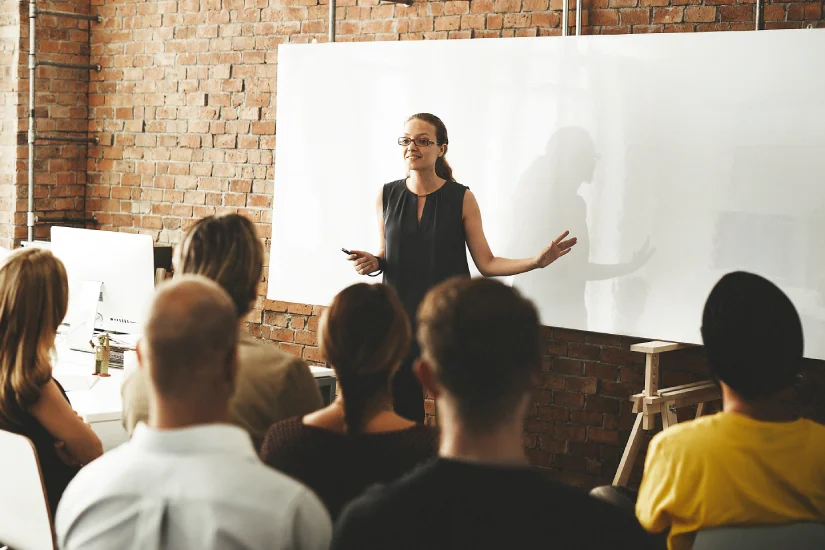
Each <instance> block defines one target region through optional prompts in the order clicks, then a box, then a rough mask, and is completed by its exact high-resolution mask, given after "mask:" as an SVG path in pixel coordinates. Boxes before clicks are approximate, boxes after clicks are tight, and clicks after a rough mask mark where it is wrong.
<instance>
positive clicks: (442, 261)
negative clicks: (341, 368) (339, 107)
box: [348, 113, 576, 422]
mask: <svg viewBox="0 0 825 550" xmlns="http://www.w3.org/2000/svg"><path fill="white" fill-rule="evenodd" d="M398 144H399V145H400V146H401V147H402V148H403V149H402V152H403V155H404V160H405V161H406V163H407V170H408V176H407V178H405V179H402V180H398V181H394V182H391V183H388V184H386V185H384V187H383V189H382V190H381V193H380V195H379V197H378V201H377V204H376V210H377V214H378V219H379V232H380V237H381V239H380V242H381V244H380V247H379V250H378V252H377V253H376V254H374V255H373V254H370V253H369V252H364V251H361V250H353V251H352V253H351V254H350V256H349V257H348V259H349V260H350V261H352V262H353V263H354V266H355V270H356V271H357V272H358V273H359V274H361V275H375V274H376V272H378V271H381V270H383V272H384V282H385V283H387V284H389V285H390V286H391V287H393V288H394V289H395V290H396V291H397V292H398V294H399V296H400V297H401V301H402V302H403V304H404V308H405V309H406V311H407V315H408V316H409V318H410V321H411V322H412V324H413V325H415V312H416V310H417V308H418V305H419V304H420V303H421V300H422V299H423V298H424V294H425V293H426V292H427V291H428V290H429V289H431V288H432V287H433V286H435V285H436V284H438V283H439V282H441V281H444V280H446V279H448V278H450V277H453V276H455V275H464V276H467V277H469V275H470V269H469V266H468V264H467V252H466V248H465V243H466V247H467V248H469V250H470V254H471V255H472V257H473V262H475V264H476V267H477V268H478V270H479V272H480V273H481V274H482V275H484V276H485V277H496V276H507V275H516V274H519V273H525V272H527V271H531V270H533V269H539V268H544V267H547V266H548V265H550V264H551V263H553V262H554V261H555V260H557V259H558V258H560V257H561V256H564V255H565V254H567V253H569V252H570V250H571V249H572V247H573V245H575V244H576V239H575V238H571V239H567V240H564V239H566V237H567V235H568V232H567V231H565V232H564V233H562V234H561V235H560V236H559V237H558V238H557V239H555V240H554V241H553V242H551V243H550V244H549V245H548V246H547V247H546V248H545V249H544V250H542V251H541V252H540V253H539V254H538V255H536V256H535V257H533V258H521V259H509V258H501V257H498V256H494V255H493V252H492V251H491V250H490V245H489V244H488V243H487V238H486V237H485V236H484V229H483V227H482V223H481V211H480V209H479V206H478V202H476V199H475V196H474V195H473V193H472V192H470V191H469V189H468V188H467V187H465V186H464V185H461V184H459V183H456V181H455V180H454V179H453V173H452V169H451V168H450V165H449V163H448V162H447V158H446V155H447V146H448V144H449V139H448V137H447V128H446V126H444V123H443V122H442V121H441V119H440V118H438V117H437V116H435V115H432V114H429V113H419V114H415V115H412V116H411V117H410V118H409V119H408V120H407V123H406V126H405V127H404V134H403V136H402V137H400V138H398ZM418 354H419V350H418V347H417V346H416V345H415V342H413V346H411V349H410V353H409V354H408V355H407V358H406V360H405V361H404V363H402V365H401V368H400V369H399V372H398V374H397V375H396V377H395V379H394V380H393V400H394V403H395V410H396V412H398V413H399V414H401V415H402V416H405V417H407V418H409V419H411V420H415V421H417V422H421V421H423V420H424V399H423V394H422V391H421V385H420V384H419V383H418V381H417V380H416V379H415V376H414V375H413V372H412V364H413V361H414V360H415V359H416V358H417V357H418Z"/></svg>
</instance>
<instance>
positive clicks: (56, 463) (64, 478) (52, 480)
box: [0, 380, 80, 517]
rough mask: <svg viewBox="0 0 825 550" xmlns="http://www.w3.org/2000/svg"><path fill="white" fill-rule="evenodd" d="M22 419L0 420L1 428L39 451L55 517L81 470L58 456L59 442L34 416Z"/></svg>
mask: <svg viewBox="0 0 825 550" xmlns="http://www.w3.org/2000/svg"><path fill="white" fill-rule="evenodd" d="M54 382H55V384H57V387H58V389H59V390H60V393H62V394H63V397H64V398H65V399H66V401H68V400H69V398H68V397H67V396H66V392H65V391H63V386H61V385H60V382H58V381H57V380H55V381H54ZM22 417H23V420H22V424H11V423H8V422H6V421H4V420H2V419H0V428H2V429H4V430H6V431H9V432H12V433H16V434H19V435H23V436H25V437H28V438H29V439H30V440H31V442H32V444H33V445H34V448H35V450H36V451H37V459H38V461H39V462H40V472H41V473H42V475H43V485H45V487H46V497H47V499H48V501H49V512H50V513H51V515H52V517H54V514H55V512H56V511H57V504H58V502H60V497H62V496H63V491H65V490H66V486H67V485H68V484H69V482H70V481H71V480H72V479H73V478H74V476H75V474H77V472H78V471H80V468H77V467H75V466H69V465H67V464H66V463H65V462H63V461H62V460H61V459H60V457H59V456H57V451H55V448H54V445H55V443H56V442H57V440H56V439H55V438H54V436H53V435H52V434H50V433H49V432H48V431H47V430H46V428H44V427H43V425H42V424H40V422H39V421H38V420H37V419H36V418H35V417H34V416H32V415H30V414H28V413H24V414H23V415H22Z"/></svg>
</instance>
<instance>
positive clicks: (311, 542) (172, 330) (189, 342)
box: [55, 276, 332, 550]
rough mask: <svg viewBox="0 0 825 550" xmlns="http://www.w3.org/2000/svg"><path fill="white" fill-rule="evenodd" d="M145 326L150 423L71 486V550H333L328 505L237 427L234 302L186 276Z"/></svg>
mask: <svg viewBox="0 0 825 550" xmlns="http://www.w3.org/2000/svg"><path fill="white" fill-rule="evenodd" d="M144 326H145V332H144V336H143V340H142V341H141V343H140V344H139V346H138V362H139V366H140V368H141V369H145V371H146V374H148V379H149V381H150V386H151V387H150V393H149V398H150V408H149V422H148V425H146V424H140V425H139V426H138V428H137V429H136V430H135V433H134V435H133V437H132V439H131V441H129V442H128V443H126V444H124V445H122V446H120V447H119V448H117V449H115V450H113V451H111V452H109V453H107V454H105V455H104V456H102V457H101V458H99V459H98V460H95V461H94V462H92V463H91V464H89V465H88V466H86V467H85V468H83V470H81V472H80V473H79V474H78V475H77V477H76V478H75V479H74V481H72V483H71V484H70V485H69V487H68V488H67V489H66V492H65V493H64V495H63V498H62V500H61V502H60V505H59V507H58V510H57V516H56V519H55V531H56V534H57V541H58V545H59V546H60V548H62V549H65V550H74V549H81V548H82V549H84V550H97V549H101V550H103V549H106V550H109V549H113V548H117V549H130V548H132V549H136V550H137V549H140V550H154V549H169V550H172V549H174V550H177V549H187V548H193V549H194V548H197V549H199V550H200V549H233V550H234V549H239V550H240V549H243V550H256V549H264V548H267V549H269V548H274V549H277V548H284V549H295V550H304V549H306V550H315V549H318V550H321V549H324V550H326V548H328V546H329V542H330V537H331V531H332V526H331V523H330V519H329V515H328V514H327V512H326V509H325V508H324V506H323V504H321V502H320V501H319V500H318V498H317V497H316V496H315V495H314V494H313V493H312V492H311V491H310V490H309V489H307V488H306V487H304V486H303V485H301V484H299V483H298V482H296V481H294V480H292V479H290V478H289V477H287V476H285V475H283V474H280V473H279V472H276V471H275V470H272V469H270V468H268V467H267V466H265V465H264V464H263V463H262V462H261V461H260V460H259V458H258V456H257V453H256V451H255V449H254V448H253V446H252V443H251V440H250V437H249V435H248V434H247V433H246V432H245V431H244V430H242V429H241V428H238V427H236V426H233V425H232V424H230V412H229V401H230V398H231V396H232V392H233V389H234V385H235V373H236V368H237V345H238V330H237V315H236V312H235V309H234V306H233V305H232V302H231V300H230V298H229V296H227V294H226V293H225V292H224V291H223V290H222V289H221V288H220V287H219V286H218V285H217V284H216V283H214V282H212V281H210V280H208V279H206V278H204V277H199V276H184V277H181V278H179V279H176V280H175V282H172V283H169V284H166V285H165V286H163V287H162V288H161V289H160V290H159V291H158V292H157V294H156V296H155V299H154V300H153V303H152V307H151V310H150V312H149V317H148V320H147V322H146V323H145V325H144Z"/></svg>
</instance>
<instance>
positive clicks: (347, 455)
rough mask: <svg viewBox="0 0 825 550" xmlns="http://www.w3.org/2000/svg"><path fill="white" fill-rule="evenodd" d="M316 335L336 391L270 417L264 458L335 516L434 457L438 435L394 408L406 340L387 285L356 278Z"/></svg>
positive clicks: (403, 316)
mask: <svg viewBox="0 0 825 550" xmlns="http://www.w3.org/2000/svg"><path fill="white" fill-rule="evenodd" d="M318 342H319V346H320V348H321V352H322V353H323V355H324V357H326V358H327V361H329V364H330V366H331V367H332V368H333V369H335V375H336V376H337V377H338V385H339V388H340V391H339V392H338V395H337V396H336V398H335V401H333V402H332V403H331V404H330V405H329V406H328V407H326V408H324V409H321V410H319V411H316V412H314V413H310V414H308V415H306V416H303V417H300V416H298V417H294V418H292V419H289V420H284V421H282V422H279V423H277V424H274V425H273V426H272V427H271V428H270V429H269V431H267V434H266V439H265V440H264V443H263V446H262V447H261V458H262V459H263V461H264V462H265V463H267V464H268V465H270V466H272V467H273V468H275V469H277V470H280V471H282V472H284V473H286V474H288V475H290V476H292V477H293V478H295V479H297V480H298V481H300V482H302V483H304V484H305V485H307V486H308V487H309V488H310V489H312V490H313V491H315V493H316V494H317V495H318V497H319V498H320V499H321V500H322V501H323V502H324V504H325V505H326V507H327V509H328V510H329V514H330V516H331V517H332V518H333V519H335V518H336V517H337V516H338V513H339V512H340V511H341V508H342V507H343V506H344V505H345V504H346V503H348V502H349V501H350V500H352V499H353V498H355V497H357V496H358V495H359V494H361V493H362V492H363V491H364V489H366V488H367V487H369V486H370V485H372V484H374V483H378V482H382V483H387V482H390V481H394V480H396V479H398V478H399V477H401V476H402V475H403V474H405V473H407V472H409V471H411V470H412V469H414V468H415V467H416V466H417V465H418V464H419V463H421V462H424V461H426V460H428V459H430V458H432V457H434V456H435V454H436V448H437V447H438V435H437V433H436V431H435V430H434V429H433V428H431V427H429V426H425V425H424V424H420V423H416V422H412V421H410V420H408V419H406V418H403V417H401V416H399V415H398V414H396V413H395V412H393V410H392V397H391V395H390V379H391V378H392V375H393V373H395V371H396V370H398V365H399V363H400V362H401V359H402V358H403V357H404V355H405V354H406V352H407V347H408V346H409V342H410V324H409V322H408V321H407V315H406V313H405V312H404V308H403V306H402V305H401V302H400V301H399V299H398V296H396V293H395V291H394V290H393V289H392V288H390V287H389V286H387V285H383V284H380V285H368V284H364V283H361V284H357V285H352V286H350V287H348V288H345V289H344V290H342V291H341V292H340V293H339V294H338V295H337V296H336V297H335V298H334V299H333V301H332V304H331V305H330V307H329V308H328V309H327V310H326V311H325V312H324V315H323V316H322V318H321V324H320V327H319V332H318Z"/></svg>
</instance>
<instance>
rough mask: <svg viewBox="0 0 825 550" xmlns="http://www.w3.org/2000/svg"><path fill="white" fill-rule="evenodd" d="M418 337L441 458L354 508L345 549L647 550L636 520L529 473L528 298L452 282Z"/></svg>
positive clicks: (531, 360) (484, 282)
mask: <svg viewBox="0 0 825 550" xmlns="http://www.w3.org/2000/svg"><path fill="white" fill-rule="evenodd" d="M418 338H419V342H420V344H421V351H422V357H421V359H420V360H419V362H418V364H417V366H416V370H417V373H418V376H419V378H420V379H421V382H422V383H423V385H424V386H425V387H426V388H427V389H428V390H429V391H430V392H431V393H432V394H433V395H435V397H436V398H437V400H438V416H439V427H440V428H441V445H440V449H439V456H440V458H439V459H438V460H436V461H434V462H432V463H430V464H428V465H426V466H423V467H421V468H419V469H418V470H416V471H414V472H413V473H411V474H409V475H408V476H407V477H405V478H402V479H401V480H400V481H398V482H396V483H393V484H391V485H388V486H385V487H379V488H376V489H373V490H370V491H368V492H367V493H365V494H364V495H363V496H362V497H360V498H359V499H357V500H355V501H354V502H353V503H352V504H351V505H350V506H349V507H348V508H347V509H345V511H344V513H343V514H342V516H341V517H340V519H339V521H338V523H337V524H336V530H335V534H334V536H333V548H334V549H337V550H343V549H347V550H349V549H353V550H354V549H358V550H369V549H373V548H374V549H386V548H393V549H396V550H397V549H423V548H426V549H445V550H446V549H450V550H453V549H459V548H472V549H479V548H491V549H492V548H495V549H508V548H541V547H548V548H549V547H551V546H552V547H555V548H577V549H584V550H587V549H597V548H598V549H602V548H624V547H627V548H631V547H632V548H639V549H644V548H647V547H648V544H649V541H648V537H647V535H646V534H645V533H644V531H643V530H642V529H641V527H639V525H638V523H637V522H636V521H635V520H634V518H633V516H632V515H631V514H624V513H622V512H621V511H619V510H617V509H615V508H614V507H612V506H610V505H608V504H605V503H603V502H600V501H597V500H595V499H592V498H591V497H589V496H587V495H586V494H584V493H581V492H579V491H577V490H575V489H573V488H570V487H565V486H563V485H559V484H556V483H552V482H550V481H547V480H546V479H544V478H543V477H542V476H541V475H539V474H538V473H536V472H533V471H531V470H530V469H529V467H528V463H527V459H526V457H525V453H524V448H523V446H522V428H523V422H524V416H525V414H526V412H527V408H528V406H529V404H530V400H531V389H532V387H533V384H534V381H535V379H536V377H537V376H538V375H539V374H540V365H541V345H540V344H541V338H540V327H539V321H538V315H537V313H536V309H535V307H534V306H533V305H532V304H531V303H530V302H529V301H527V300H525V299H524V298H522V297H521V296H520V295H519V293H518V292H517V291H516V290H514V289H512V288H510V287H507V286H504V285H502V284H501V283H498V282H496V281H494V280H492V279H474V280H470V279H466V278H457V279H452V280H449V281H446V282H444V283H442V284H440V285H438V286H437V287H435V288H434V289H433V290H431V291H430V292H429V293H428V294H427V296H426V297H425V298H424V301H423V303H422V304H421V307H420V309H419V314H418Z"/></svg>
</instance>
